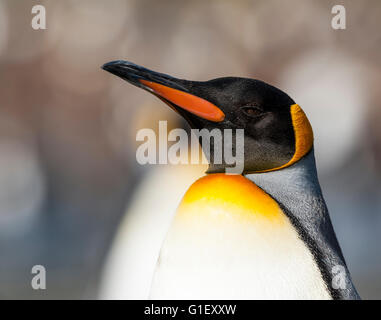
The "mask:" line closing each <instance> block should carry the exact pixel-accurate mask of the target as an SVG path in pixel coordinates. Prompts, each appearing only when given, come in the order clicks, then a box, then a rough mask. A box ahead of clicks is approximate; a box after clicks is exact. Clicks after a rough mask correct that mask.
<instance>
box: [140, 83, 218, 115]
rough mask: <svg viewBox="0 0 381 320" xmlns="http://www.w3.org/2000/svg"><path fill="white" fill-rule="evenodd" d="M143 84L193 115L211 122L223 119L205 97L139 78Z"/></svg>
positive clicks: (215, 107)
mask: <svg viewBox="0 0 381 320" xmlns="http://www.w3.org/2000/svg"><path fill="white" fill-rule="evenodd" d="M139 81H140V82H141V83H142V84H143V85H145V86H146V87H148V88H150V89H152V90H153V92H154V93H156V94H157V95H159V96H160V97H162V98H164V99H166V100H168V101H170V102H172V103H173V104H175V105H177V106H179V107H180V108H182V109H184V110H186V111H188V112H190V113H193V114H194V115H196V116H198V117H200V118H203V119H206V120H209V121H213V122H221V121H223V120H224V119H225V114H224V113H223V112H222V110H221V109H220V108H218V107H217V106H216V105H214V104H213V103H211V102H209V101H206V100H205V99H202V98H199V97H197V96H194V95H192V94H190V93H187V92H183V91H180V90H177V89H173V88H170V87H167V86H164V85H162V84H159V83H156V82H151V81H147V80H143V79H140V80H139Z"/></svg>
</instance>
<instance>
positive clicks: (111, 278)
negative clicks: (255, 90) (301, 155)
mask: <svg viewBox="0 0 381 320" xmlns="http://www.w3.org/2000/svg"><path fill="white" fill-rule="evenodd" d="M35 4H42V5H44V6H45V7H46V19H47V29H46V30H33V29H32V27H31V20H32V18H33V15H32V14H31V9H32V7H33V5H35ZM335 4H342V5H344V6H345V8H346V25H347V26H346V27H347V28H346V30H334V29H332V27H331V19H332V17H333V15H332V14H331V9H332V7H333V6H334V5H335ZM380 28H381V2H380V1H378V0H373V1H372V0H364V1H361V2H360V1H350V0H348V1H343V0H340V1H313V0H308V1H307V0H291V1H287V2H286V1H283V0H270V1H269V0H266V1H265V0H263V1H234V2H233V1H227V0H226V1H225V0H215V1H201V0H200V1H169V0H160V1H148V0H132V1H124V0H108V1H105V0H104V1H98V0H97V1H96V0H91V1H90V0H77V1H73V0H66V1H57V0H56V1H34V0H33V1H31V0H17V1H14V0H0V299H9V298H31V299H46V298H48V299H57V298H62V299H69V298H72V299H87V298H125V297H127V298H128V297H134V296H133V295H131V294H129V293H128V291H129V290H130V291H131V288H132V286H133V285H132V284H131V283H130V282H129V280H128V278H129V275H128V274H127V275H123V273H128V272H129V271H128V270H129V266H131V265H133V264H134V263H135V262H136V261H138V258H137V259H136V261H135V258H134V257H136V255H138V254H139V252H136V251H139V250H140V249H141V250H142V251H144V250H146V249H147V248H148V247H149V246H153V242H155V243H156V242H159V244H160V241H158V240H157V239H159V238H160V237H161V236H162V235H161V234H162V232H164V231H163V230H165V228H166V225H167V223H169V222H168V217H161V216H160V214H159V213H157V214H156V213H155V212H154V211H155V210H159V208H157V207H156V208H155V205H158V203H160V204H159V206H160V205H162V206H164V205H165V206H167V207H166V208H172V207H175V206H176V204H177V203H178V201H180V199H181V195H182V193H183V192H184V191H185V189H186V187H187V186H188V184H190V183H191V182H192V180H193V179H194V177H195V176H198V175H201V174H202V168H198V167H197V168H192V169H189V168H184V167H181V166H179V167H178V168H172V169H173V170H174V171H173V170H172V169H168V168H163V166H154V168H153V167H152V166H151V167H148V166H140V165H138V164H137V162H136V160H135V151H136V147H137V143H136V141H135V135H136V132H137V130H138V129H139V128H153V129H154V130H157V126H158V121H159V120H168V121H169V123H170V126H173V127H178V126H182V125H183V123H182V122H181V119H180V118H179V117H178V116H177V115H176V114H175V113H174V112H172V111H171V110H170V109H169V108H168V107H167V106H165V105H164V104H163V103H161V102H160V101H159V100H157V99H154V98H153V97H152V96H151V95H149V94H148V93H145V92H143V91H142V90H138V89H136V88H134V87H132V86H130V85H128V84H127V83H125V82H123V81H121V80H120V79H118V78H116V77H113V76H111V75H110V74H108V73H106V72H104V71H102V70H101V69H100V66H101V65H102V64H103V63H105V62H107V61H111V60H115V59H126V60H130V61H133V62H135V63H137V64H141V65H144V66H146V67H148V68H151V69H154V70H157V71H160V72H164V73H168V74H171V75H174V76H177V77H180V78H185V79H192V80H208V79H210V78H217V77H221V76H242V77H251V78H256V79H261V80H264V81H266V82H268V83H271V84H273V85H275V86H277V87H279V88H281V89H282V90H284V91H286V92H287V93H288V94H290V95H291V97H293V98H294V100H295V101H296V102H297V103H298V104H300V105H301V106H302V108H303V109H304V110H305V111H306V113H307V115H308V116H309V119H310V120H311V122H312V125H313V128H314V132H315V144H316V158H317V164H318V170H319V177H320V182H321V185H322V188H323V193H324V195H325V198H326V201H327V204H328V207H329V209H330V214H331V217H332V220H333V224H334V227H335V230H336V233H337V236H338V239H339V242H340V244H341V246H342V249H343V252H344V256H345V257H346V260H347V264H348V267H349V270H351V273H352V278H353V280H354V283H355V285H356V286H357V289H358V291H359V293H360V295H361V296H362V298H365V299H367V298H369V299H375V298H378V299H380V298H381V248H380V243H381V180H380V176H381V126H380V120H381V90H380V86H381V72H380V71H381V55H380V52H381V34H380ZM165 170H167V171H168V173H166V171H165ZM170 170H172V171H171V172H172V173H169V171H170ZM187 170H188V171H187ZM189 170H193V171H192V172H190V171H189ZM174 172H176V173H174ZM181 175H183V177H184V180H182V181H186V182H184V183H183V184H182V185H179V186H178V185H177V184H176V183H179V180H181V179H180V178H181V177H182V176H181ZM174 176H175V177H178V179H174V178H173V177H174ZM179 177H180V178H179ZM150 179H151V180H152V179H154V180H152V181H151V180H150ZM155 179H156V180H155ZM171 179H172V180H171ZM170 188H176V189H177V193H176V195H175V196H173V197H168V196H167V197H164V198H163V194H164V193H165V191H166V190H169V189H170ZM167 198H168V199H167ZM147 199H148V200H147ZM149 199H151V201H150V200H149ZM152 199H156V200H157V202H156V203H155V201H152ZM165 201H167V202H168V204H166V202H165ZM171 201H172V202H171ZM145 206H148V207H149V208H147V207H145ZM139 210H140V211H144V213H146V215H143V214H142V215H138V212H139ZM151 211H152V212H151ZM147 212H148V213H149V214H147ZM134 217H135V218H136V217H142V218H137V219H138V220H139V219H140V220H139V221H137V220H134ZM143 217H144V218H143ZM169 218H170V217H169ZM133 220H134V221H133ZM148 225H149V226H150V227H149V228H148V229H147V226H148ZM156 226H158V227H157V228H156ZM158 229H160V230H161V231H160V232H161V234H158V235H157V237H158V238H156V240H155V239H151V240H147V239H148V235H149V234H154V233H155V232H156V230H158ZM129 230H130V233H129ZM131 230H132V231H131ZM160 232H159V233H160ZM131 234H134V235H136V238H133V237H132V238H131V236H130V235H131ZM139 237H140V238H139ZM134 239H135V240H134ZM140 240H141V241H147V243H146V244H144V242H140ZM149 241H151V242H150V243H148V242H149ZM127 242H129V245H125V243H127ZM131 243H132V245H131ZM137 243H140V247H139V246H138V244H137ZM156 246H157V244H156ZM131 248H132V249H133V248H135V252H132V253H131V252H129V251H128V250H130V249H131ZM137 248H140V249H137ZM154 249H155V248H154ZM154 249H153V250H154ZM147 250H148V249H147ZM155 250H156V249H155ZM148 251H149V250H148ZM150 259H151V260H152V258H150ZM132 260H133V261H132ZM143 260H144V259H143ZM143 260H142V261H143ZM148 260H149V259H148ZM37 264H38V265H43V266H45V268H46V270H47V289H46V290H33V289H32V287H31V284H30V282H31V279H32V276H33V275H32V274H31V269H32V267H33V266H34V265H37ZM135 267H136V266H135ZM136 268H137V267H136ZM142 277H143V276H142ZM130 278H131V276H130ZM143 291H144V290H143ZM143 295H144V292H142V293H141V296H139V297H143Z"/></svg>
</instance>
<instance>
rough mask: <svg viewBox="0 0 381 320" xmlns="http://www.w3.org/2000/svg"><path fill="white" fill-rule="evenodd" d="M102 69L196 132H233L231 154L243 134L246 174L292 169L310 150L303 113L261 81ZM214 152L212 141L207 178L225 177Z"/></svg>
mask: <svg viewBox="0 0 381 320" xmlns="http://www.w3.org/2000/svg"><path fill="white" fill-rule="evenodd" d="M102 68H103V69H104V70H106V71H109V72H110V73H112V74H114V75H117V76H118V77H120V78H122V79H124V80H126V81H128V82H130V83H131V84H133V85H135V86H137V87H140V88H142V89H144V90H147V91H149V92H151V93H152V94H154V95H156V96H157V97H158V98H160V99H161V100H162V101H164V102H165V103H166V104H168V105H169V106H170V107H171V108H172V109H173V110H175V111H176V112H178V113H179V114H180V115H181V116H182V117H184V118H185V120H186V121H187V122H188V123H189V125H190V127H191V128H192V129H199V130H201V129H207V130H209V131H211V130H213V129H220V130H222V132H224V130H225V129H232V133H233V139H232V141H233V145H232V149H233V150H232V151H233V153H234V152H235V150H236V146H235V143H234V142H235V141H236V140H235V139H234V136H235V132H236V130H235V129H244V141H243V142H244V168H243V172H244V173H254V172H266V171H273V170H279V169H282V168H285V167H288V166H290V165H292V164H294V163H295V162H297V161H299V160H300V159H301V158H302V157H303V156H304V155H306V154H307V153H308V152H309V151H310V150H311V149H312V145H313V133H312V128H311V125H310V123H309V121H308V119H307V117H306V115H305V114H304V112H303V110H302V109H301V108H300V107H299V105H297V104H295V102H294V100H292V99H291V98H290V97H289V96H288V95H287V94H286V93H284V92H283V91H281V90H279V89H277V88H275V87H273V86H271V85H269V84H267V83H265V82H263V81H260V80H254V79H247V78H237V77H224V78H218V79H213V80H209V81H189V80H183V79H177V78H174V77H171V76H169V75H166V74H162V73H158V72H154V71H152V70H149V69H146V68H143V67H141V66H138V65H136V64H133V63H131V62H128V61H122V60H118V61H112V62H109V63H106V64H105V65H103V66H102ZM200 142H201V143H202V141H201V140H200ZM213 150H215V149H214V139H211V140H210V151H211V154H210V165H209V170H208V172H209V173H214V172H224V170H225V167H226V166H227V165H226V164H225V163H224V162H223V163H222V164H218V165H217V164H214V163H213V154H212V153H213Z"/></svg>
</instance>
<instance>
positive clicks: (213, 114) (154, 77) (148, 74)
mask: <svg viewBox="0 0 381 320" xmlns="http://www.w3.org/2000/svg"><path fill="white" fill-rule="evenodd" d="M102 69H103V70H106V71H108V72H110V73H112V74H114V75H116V76H118V77H120V78H122V79H124V80H126V81H128V82H129V83H131V84H133V85H135V86H137V87H139V88H142V89H144V90H146V91H149V92H151V93H152V94H154V95H155V96H157V97H159V98H160V99H161V100H163V101H164V102H165V103H167V104H168V105H169V106H170V107H172V108H173V109H175V111H177V110H176V107H177V108H181V109H183V110H185V111H188V112H190V113H192V114H194V115H196V116H198V117H200V118H203V119H205V120H209V121H212V122H221V121H223V120H224V119H225V114H224V113H223V111H222V110H221V109H220V108H218V107H217V106H216V105H214V104H213V103H211V102H209V101H207V100H205V99H203V98H201V97H198V96H196V95H194V94H192V93H190V92H189V87H190V85H189V84H190V83H191V82H190V81H186V80H182V79H176V78H173V77H171V76H169V75H166V74H163V73H158V72H155V71H152V70H149V69H146V68H144V67H141V66H138V65H136V64H134V63H132V62H128V61H123V60H117V61H112V62H108V63H106V64H104V65H103V66H102Z"/></svg>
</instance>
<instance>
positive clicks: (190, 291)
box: [102, 60, 359, 299]
mask: <svg viewBox="0 0 381 320" xmlns="http://www.w3.org/2000/svg"><path fill="white" fill-rule="evenodd" d="M102 68H103V69H104V70H106V71H108V72H110V73H112V74H114V75H116V76H118V77H120V78H122V79H124V80H126V81H128V82H129V83H131V84H133V85H135V86H137V87H139V88H142V89H144V90H146V91H148V92H150V93H152V94H154V95H155V96H157V97H158V98H160V99H161V100H162V101H164V102H165V103H166V104H167V105H169V106H170V107H171V108H172V109H173V110H174V111H176V112H177V113H179V114H180V115H181V116H182V117H183V118H184V119H185V120H186V121H187V122H188V124H189V125H190V127H191V128H192V129H199V130H201V129H207V130H209V131H211V130H213V129H219V130H225V129H232V130H233V134H234V130H236V129H243V130H244V141H243V142H244V164H243V171H242V173H241V174H227V173H226V172H227V170H226V169H227V168H228V166H229V165H228V164H226V163H224V162H222V164H216V163H214V161H213V159H214V158H213V150H215V148H214V143H215V142H214V140H213V139H211V140H210V144H209V145H208V147H210V150H209V152H210V163H209V168H208V170H207V172H206V175H205V176H203V177H201V178H200V179H198V180H197V181H195V182H194V183H193V184H192V185H191V186H190V188H189V189H188V190H187V192H186V193H185V195H184V197H183V199H182V200H181V202H180V204H179V206H178V208H177V211H176V213H175V215H174V218H173V221H172V223H171V226H170V228H169V230H168V232H167V235H166V238H165V240H164V241H163V244H162V247H161V251H160V256H159V259H158V261H157V265H156V270H155V272H154V275H153V279H152V284H151V291H150V298H152V299H359V295H358V293H357V291H356V289H355V287H354V284H353V282H352V280H351V276H350V273H349V271H348V268H347V265H346V263H345V260H344V257H343V254H342V251H341V249H340V246H339V244H338V241H337V238H336V236H335V232H334V230H333V226H332V223H331V220H330V217H329V213H328V209H327V206H326V204H325V201H324V198H323V195H322V191H321V188H320V185H319V181H318V176H317V170H316V165H315V157H314V149H313V132H312V128H311V125H310V123H309V120H308V119H307V117H306V115H305V113H304V112H303V110H302V109H301V107H300V106H299V105H298V104H296V103H295V101H294V100H293V99H292V98H290V97H289V96H288V95H287V94H286V93H284V92H282V91H281V90H279V89H277V88H275V87H273V86H271V85H269V84H266V83H265V82H262V81H260V80H254V79H248V78H237V77H224V78H218V79H213V80H209V81H188V80H183V79H178V78H174V77H171V76H169V75H166V74H162V73H158V72H155V71H152V70H149V69H146V68H144V67H141V66H138V65H136V64H134V63H131V62H128V61H123V60H118V61H112V62H109V63H106V64H104V65H103V67H102ZM233 141H234V139H233ZM200 143H201V147H202V148H205V146H204V145H203V140H201V139H200ZM232 148H233V151H234V150H235V149H237V148H236V146H234V143H233V145H232ZM163 183H165V181H163ZM147 196H149V195H147Z"/></svg>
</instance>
